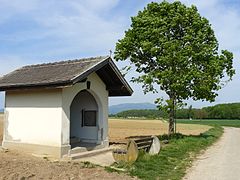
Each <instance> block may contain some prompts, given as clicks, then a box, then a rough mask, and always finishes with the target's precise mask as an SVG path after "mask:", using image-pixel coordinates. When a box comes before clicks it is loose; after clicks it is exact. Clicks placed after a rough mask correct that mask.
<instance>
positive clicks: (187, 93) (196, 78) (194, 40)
mask: <svg viewBox="0 0 240 180" xmlns="http://www.w3.org/2000/svg"><path fill="white" fill-rule="evenodd" d="M131 20H132V24H131V28H130V29H128V30H127V31H126V32H125V37H124V38H123V39H121V40H119V41H118V42H117V44H116V50H115V59H116V60H126V59H130V61H131V63H132V64H134V65H135V67H136V71H137V72H138V73H140V75H139V76H138V77H133V81H134V82H137V83H143V89H144V92H145V93H147V92H157V90H158V89H156V88H155V87H156V86H155V85H158V87H159V88H160V90H163V91H164V92H166V94H167V95H168V96H169V99H168V100H166V104H165V106H166V107H167V108H168V110H169V117H170V122H173V117H174V110H175V109H174V108H175V105H176V104H178V103H181V102H182V101H183V100H186V99H188V98H192V99H194V100H200V99H201V100H207V101H211V102H212V101H214V100H215V97H216V96H217V95H218V94H217V91H218V90H219V89H221V87H222V85H223V84H222V82H223V81H221V80H222V79H224V80H225V82H227V81H229V80H231V79H232V76H233V75H234V73H235V71H234V69H233V65H232V63H233V62H232V59H233V54H232V53H231V52H229V51H227V50H222V51H221V53H219V52H220V51H219V49H218V42H217V39H216V37H215V35H214V31H213V30H212V28H211V25H210V23H209V21H208V20H207V19H206V18H204V17H201V15H200V14H199V13H198V10H197V8H196V7H195V6H191V7H186V6H185V5H184V4H182V3H181V2H179V1H175V2H173V3H169V2H166V1H163V2H161V3H156V2H152V3H150V4H148V5H147V7H146V8H144V10H143V11H139V12H138V15H137V16H135V17H132V19H131ZM157 102H159V103H160V105H162V101H161V98H160V100H157Z"/></svg>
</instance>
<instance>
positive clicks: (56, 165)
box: [0, 114, 136, 180]
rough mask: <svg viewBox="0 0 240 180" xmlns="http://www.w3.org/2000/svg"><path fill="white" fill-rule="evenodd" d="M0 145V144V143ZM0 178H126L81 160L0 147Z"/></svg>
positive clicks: (123, 175)
mask: <svg viewBox="0 0 240 180" xmlns="http://www.w3.org/2000/svg"><path fill="white" fill-rule="evenodd" d="M2 129H3V116H2V115H1V114H0V141H1V139H2V134H3V133H2ZM0 145H1V144H0ZM0 179H4V180H8V179H9V180H10V179H11V180H12V179H21V180H22V179H56V180H59V179H61V180H65V179H72V180H73V179H84V180H85V179H89V180H90V179H91V180H92V179H104V180H105V179H109V180H112V179H114V180H125V179H126V180H128V179H136V178H131V177H129V176H127V175H125V174H118V173H108V172H107V171H105V169H104V168H103V167H99V166H96V167H95V166H93V167H92V165H89V164H84V163H81V162H66V161H49V160H48V159H42V158H39V157H33V156H31V155H28V154H24V153H22V152H16V151H9V152H8V151H4V150H1V148H0Z"/></svg>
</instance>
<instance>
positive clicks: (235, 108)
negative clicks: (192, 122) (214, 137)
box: [176, 103, 240, 119]
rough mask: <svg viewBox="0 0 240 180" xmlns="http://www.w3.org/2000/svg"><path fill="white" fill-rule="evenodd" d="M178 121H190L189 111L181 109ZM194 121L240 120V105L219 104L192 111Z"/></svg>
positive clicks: (177, 115) (178, 112)
mask: <svg viewBox="0 0 240 180" xmlns="http://www.w3.org/2000/svg"><path fill="white" fill-rule="evenodd" d="M176 118H177V119H189V109H179V110H177V113H176ZM191 118H192V119H240V103H230V104H218V105H215V106H210V107H205V108H202V109H192V110H191Z"/></svg>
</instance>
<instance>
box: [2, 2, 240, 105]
mask: <svg viewBox="0 0 240 180" xmlns="http://www.w3.org/2000/svg"><path fill="white" fill-rule="evenodd" d="M149 2H151V1H149V0H139V1H133V0H130V1H121V0H83V1H79V0H71V1H67V0H61V1H57V0H48V1H41V0H21V1H19V0H11V1H9V0H0V4H1V6H0V42H1V43H0V64H1V65H0V76H1V75H4V74H6V73H8V72H10V71H12V70H14V69H16V68H18V67H21V66H23V65H28V64H36V63H42V62H51V61H58V60H65V59H76V58H81V57H89V56H99V55H107V54H109V50H110V49H111V50H114V47H115V43H116V42H117V40H118V39H120V38H121V37H123V35H124V31H125V30H126V29H127V28H128V27H129V25H130V23H131V21H130V17H131V16H134V15H136V14H137V12H138V10H142V9H143V7H144V6H146V4H147V3H149ZM182 2H183V3H185V4H186V5H191V4H194V5H196V6H197V7H198V9H199V11H200V13H201V15H203V16H205V17H206V18H207V19H209V20H210V23H211V24H212V27H213V29H214V31H215V34H216V36H217V38H218V40H219V44H220V48H222V49H228V50H230V51H232V52H233V53H234V67H235V68H236V73H237V74H236V75H235V76H234V78H233V81H232V82H230V83H229V84H228V85H227V86H226V87H225V88H224V89H222V90H221V91H220V92H219V96H218V97H217V99H216V102H215V103H226V102H240V95H239V92H240V86H239V84H240V75H239V74H240V68H239V66H240V63H239V56H240V52H239V50H240V41H239V33H240V3H239V2H238V1H236V0H232V1H231V0H229V1H224V0H208V1H199V0H191V1H190V0H183V1H182ZM123 65H124V63H118V66H119V67H121V66H123ZM134 74H135V73H134V72H131V74H130V75H128V76H127V79H128V80H129V79H130V76H131V75H134ZM131 85H132V87H133V89H134V91H135V93H134V95H133V96H132V97H121V98H110V101H109V102H110V105H113V104H120V103H126V102H153V101H154V99H155V98H157V97H158V96H165V95H164V93H162V92H160V93H159V94H147V95H145V96H143V93H142V91H141V86H140V85H136V84H131ZM3 97H4V95H3V93H1V94H0V108H1V107H3V104H4V101H3ZM188 102H189V103H190V104H193V106H194V107H201V106H206V105H209V103H207V102H200V101H198V102H193V101H191V100H190V101H188Z"/></svg>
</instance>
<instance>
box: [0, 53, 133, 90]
mask: <svg viewBox="0 0 240 180" xmlns="http://www.w3.org/2000/svg"><path fill="white" fill-rule="evenodd" d="M111 64H112V66H113V67H112V71H114V72H115V73H117V74H116V75H115V76H116V77H118V80H117V79H113V81H111V82H114V81H115V80H116V81H118V82H122V85H123V86H125V87H126V88H127V89H128V91H129V93H130V94H131V93H132V90H131V88H130V86H129V85H128V84H127V82H126V80H125V79H124V78H123V77H122V75H121V73H120V72H119V70H118V69H117V68H116V66H115V64H114V63H113V61H112V60H111V58H110V57H109V56H99V57H92V58H84V59H77V60H68V61H60V62H55V63H47V64H38V65H31V66H25V67H22V68H20V69H17V70H15V71H13V72H11V73H9V74H7V75H5V76H3V77H2V78H0V90H11V89H21V88H26V87H27V88H29V87H31V88H33V87H35V88H36V87H42V86H44V87H45V86H46V87H53V86H54V87H59V86H64V85H73V84H74V83H76V82H79V81H81V80H83V79H84V78H86V77H87V76H88V75H89V74H90V73H92V72H97V73H101V72H102V73H101V74H99V75H100V77H101V78H104V77H105V76H107V73H106V72H105V70H104V69H102V68H103V67H105V66H109V65H111ZM114 67H115V68H114ZM105 68H106V67H105ZM106 70H107V69H106ZM108 71H109V73H110V71H111V70H109V68H108ZM103 73H104V74H105V75H104V76H103V75H102V74H103ZM119 74H120V76H119ZM109 75H110V74H109ZM111 75H112V74H111ZM108 78H109V77H108ZM102 80H103V81H104V79H102ZM104 82H105V83H108V81H104ZM112 85H113V84H112ZM112 85H111V86H112ZM118 85H120V84H119V83H118ZM109 86H110V85H109ZM130 91H131V92H130Z"/></svg>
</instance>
